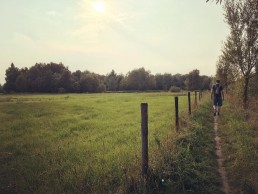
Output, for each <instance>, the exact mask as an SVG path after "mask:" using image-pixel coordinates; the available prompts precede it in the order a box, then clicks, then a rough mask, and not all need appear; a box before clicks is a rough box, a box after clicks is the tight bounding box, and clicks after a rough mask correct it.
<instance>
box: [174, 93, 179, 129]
mask: <svg viewBox="0 0 258 194" xmlns="http://www.w3.org/2000/svg"><path fill="white" fill-rule="evenodd" d="M175 111H176V112H175V113H176V130H178V129H179V114H178V96H175Z"/></svg>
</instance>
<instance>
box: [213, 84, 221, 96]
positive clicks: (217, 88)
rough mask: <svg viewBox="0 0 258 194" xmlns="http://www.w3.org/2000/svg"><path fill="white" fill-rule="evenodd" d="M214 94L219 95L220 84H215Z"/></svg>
mask: <svg viewBox="0 0 258 194" xmlns="http://www.w3.org/2000/svg"><path fill="white" fill-rule="evenodd" d="M214 93H215V94H216V95H219V94H220V84H216V85H215V92H214Z"/></svg>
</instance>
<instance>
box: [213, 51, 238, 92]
mask: <svg viewBox="0 0 258 194" xmlns="http://www.w3.org/2000/svg"><path fill="white" fill-rule="evenodd" d="M216 78H217V79H219V80H220V81H221V83H222V84H223V86H224V88H225V91H226V92H227V91H228V88H229V87H230V85H232V84H234V83H235V82H236V81H237V79H238V78H239V71H238V70H237V69H236V68H234V66H233V65H232V63H231V62H230V59H229V56H227V54H226V53H223V55H221V56H220V57H219V60H218V62H217V67H216Z"/></svg>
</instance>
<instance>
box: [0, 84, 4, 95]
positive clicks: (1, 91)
mask: <svg viewBox="0 0 258 194" xmlns="http://www.w3.org/2000/svg"><path fill="white" fill-rule="evenodd" d="M3 92H4V88H3V86H2V85H1V84H0V93H3Z"/></svg>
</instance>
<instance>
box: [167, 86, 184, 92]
mask: <svg viewBox="0 0 258 194" xmlns="http://www.w3.org/2000/svg"><path fill="white" fill-rule="evenodd" d="M169 91H170V92H181V88H179V87H176V86H171V87H170V88H169Z"/></svg>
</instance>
